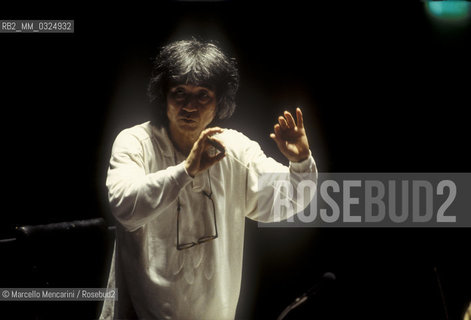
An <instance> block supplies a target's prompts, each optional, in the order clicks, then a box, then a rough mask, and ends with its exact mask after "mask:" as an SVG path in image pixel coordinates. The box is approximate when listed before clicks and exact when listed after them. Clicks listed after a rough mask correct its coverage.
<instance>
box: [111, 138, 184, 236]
mask: <svg viewBox="0 0 471 320" xmlns="http://www.w3.org/2000/svg"><path fill="white" fill-rule="evenodd" d="M190 181H192V178H191V177H190V176H189V175H188V173H187V172H186V170H185V166H184V162H182V163H180V164H178V165H175V166H170V167H168V168H166V169H163V170H159V171H157V172H154V173H149V174H146V171H145V166H144V151H143V147H142V145H141V143H140V141H139V139H138V138H137V137H135V136H133V135H132V134H131V133H129V132H126V130H125V131H123V132H121V133H120V134H119V135H118V137H117V138H116V140H115V142H114V144H113V148H112V152H111V159H110V166H109V169H108V174H107V179H106V186H107V188H108V200H109V203H110V206H111V212H112V214H113V216H114V217H115V218H116V219H117V220H118V222H119V223H120V224H122V225H123V226H124V227H125V228H126V229H127V230H128V231H135V230H137V229H139V228H140V227H141V226H143V225H144V224H146V223H147V222H148V221H150V220H152V219H154V218H156V217H158V216H159V214H161V213H162V212H163V211H165V209H166V208H168V206H170V205H171V204H172V203H173V202H174V201H176V199H177V196H178V193H179V191H180V190H181V189H182V188H183V187H184V186H185V185H186V184H188V183H189V182H190Z"/></svg>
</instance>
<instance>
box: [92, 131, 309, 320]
mask: <svg viewBox="0 0 471 320" xmlns="http://www.w3.org/2000/svg"><path fill="white" fill-rule="evenodd" d="M217 138H218V139H220V140H221V141H223V142H224V144H225V146H226V153H228V154H229V155H226V157H225V158H224V159H223V160H221V161H220V162H218V163H217V164H215V165H214V166H212V167H211V168H210V169H209V170H207V171H205V172H203V173H201V174H199V175H197V176H196V177H194V178H192V177H190V176H189V175H188V174H187V172H186V170H185V167H184V162H185V156H184V155H183V154H181V153H179V152H178V151H177V150H176V149H175V148H174V147H173V145H172V142H171V140H170V139H169V137H168V134H167V131H166V130H165V128H157V127H155V126H153V125H151V123H150V122H146V123H143V124H140V125H137V126H134V127H132V128H129V129H125V130H123V131H122V132H121V133H120V134H119V135H118V136H117V138H116V140H115V142H114V144H113V148H112V153H111V159H110V166H109V169H108V175H107V181H106V185H107V188H108V196H109V202H110V206H111V212H112V214H113V216H114V217H115V218H116V220H117V221H118V222H119V223H118V224H117V230H116V242H115V248H114V253H113V259H112V262H111V267H110V273H109V280H108V287H109V288H118V300H117V301H112V300H106V301H105V302H104V305H103V309H102V313H101V316H100V319H133V318H138V319H178V320H184V319H205V320H211V319H217V320H222V319H234V317H235V312H236V307H237V302H238V298H239V292H240V285H241V276H242V257H243V245H244V224H245V217H248V218H251V219H254V220H257V221H262V222H270V221H273V220H274V217H273V208H272V204H270V203H272V202H273V194H274V191H273V190H274V189H273V187H271V186H266V187H260V186H259V185H258V177H259V176H260V175H262V174H264V173H275V172H284V173H285V174H290V178H291V183H293V185H294V186H295V185H296V184H297V183H298V182H299V181H300V180H301V179H302V177H301V175H300V173H303V172H312V173H315V176H316V177H317V169H316V166H315V162H314V159H313V158H312V156H310V157H309V158H308V159H307V160H305V161H303V162H299V163H290V166H289V167H286V166H283V165H282V164H280V163H278V162H276V161H275V160H274V159H272V158H269V157H267V156H265V154H264V153H263V152H262V150H261V149H260V146H259V145H258V144H257V143H256V142H254V141H251V140H250V139H249V138H247V137H246V136H245V135H243V134H242V133H240V132H237V131H235V130H230V129H225V130H224V132H223V133H221V134H218V135H217ZM234 158H236V159H238V161H237V160H234ZM242 164H244V165H242ZM298 173H299V174H298ZM311 176H312V175H311ZM210 189H211V191H212V193H213V195H212V198H213V200H214V205H215V209H216V210H215V212H216V221H217V231H218V238H217V239H215V240H212V241H209V242H206V243H203V244H200V245H196V246H194V247H192V248H189V249H185V250H181V251H179V250H177V248H176V246H177V198H178V199H179V201H180V204H181V213H180V229H179V237H180V243H186V242H196V241H197V239H199V238H201V237H203V236H208V235H213V234H214V232H215V229H214V217H213V209H212V204H211V202H210V200H209V199H208V198H207V197H205V196H204V195H203V194H202V191H203V190H204V191H206V192H208V193H209V191H210ZM262 198H263V199H264V202H263V203H264V205H263V206H261V205H260V204H259V200H260V199H262ZM309 201H310V199H309V198H307V197H304V203H303V204H302V208H304V207H306V206H307V205H308V204H309ZM265 204H266V205H265ZM298 209H299V208H298ZM294 213H295V212H284V216H283V218H287V217H288V216H290V215H292V214H294Z"/></svg>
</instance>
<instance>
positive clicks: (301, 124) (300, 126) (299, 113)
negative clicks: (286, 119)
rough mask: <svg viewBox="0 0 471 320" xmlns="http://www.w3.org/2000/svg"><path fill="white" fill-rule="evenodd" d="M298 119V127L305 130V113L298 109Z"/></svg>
mask: <svg viewBox="0 0 471 320" xmlns="http://www.w3.org/2000/svg"><path fill="white" fill-rule="evenodd" d="M296 119H297V120H298V127H299V128H300V129H302V128H304V120H303V113H302V111H301V108H296Z"/></svg>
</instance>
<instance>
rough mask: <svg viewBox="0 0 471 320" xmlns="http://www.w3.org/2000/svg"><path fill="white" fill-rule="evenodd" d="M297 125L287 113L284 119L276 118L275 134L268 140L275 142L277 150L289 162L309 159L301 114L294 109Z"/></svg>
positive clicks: (299, 110) (286, 112) (297, 109)
mask: <svg viewBox="0 0 471 320" xmlns="http://www.w3.org/2000/svg"><path fill="white" fill-rule="evenodd" d="M296 118H297V125H296V122H294V118H293V116H292V115H291V113H289V112H288V111H285V112H284V117H283V116H280V117H278V123H277V124H275V126H274V131H275V133H271V134H270V138H272V139H273V140H275V142H276V145H277V146H278V149H280V151H281V153H282V154H283V155H284V156H285V157H286V158H288V160H289V161H291V162H300V161H303V160H306V159H307V158H308V157H309V143H308V140H307V136H306V130H304V122H303V114H302V112H301V109H299V108H296Z"/></svg>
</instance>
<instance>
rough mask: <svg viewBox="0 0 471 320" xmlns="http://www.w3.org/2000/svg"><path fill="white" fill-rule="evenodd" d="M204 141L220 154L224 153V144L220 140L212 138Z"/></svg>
mask: <svg viewBox="0 0 471 320" xmlns="http://www.w3.org/2000/svg"><path fill="white" fill-rule="evenodd" d="M206 141H208V143H209V144H210V145H212V146H213V147H215V148H216V149H218V150H219V151H221V152H226V147H225V146H224V143H222V141H221V140H219V139H216V138H213V137H208V138H207V139H206Z"/></svg>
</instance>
